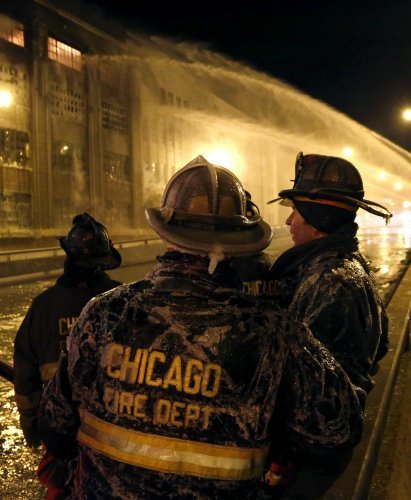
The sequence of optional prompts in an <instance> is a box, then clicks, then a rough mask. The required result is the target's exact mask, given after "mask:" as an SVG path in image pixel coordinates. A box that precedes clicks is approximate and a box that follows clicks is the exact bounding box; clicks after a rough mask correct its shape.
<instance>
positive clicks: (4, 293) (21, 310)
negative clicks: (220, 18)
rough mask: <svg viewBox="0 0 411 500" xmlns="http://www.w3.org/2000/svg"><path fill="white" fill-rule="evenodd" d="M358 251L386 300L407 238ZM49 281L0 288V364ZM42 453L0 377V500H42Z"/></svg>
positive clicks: (371, 243)
mask: <svg viewBox="0 0 411 500" xmlns="http://www.w3.org/2000/svg"><path fill="white" fill-rule="evenodd" d="M359 238H360V241H361V242H362V243H361V250H362V251H363V253H364V255H365V256H366V257H367V258H368V259H369V260H371V261H372V263H373V266H374V267H375V268H379V271H377V273H376V279H377V282H378V286H379V289H380V292H381V295H382V297H383V299H384V300H386V299H387V298H388V297H389V296H390V294H391V292H392V289H393V286H394V285H395V282H396V280H397V279H398V276H400V275H401V274H402V271H403V270H404V268H405V266H406V265H407V263H408V259H409V248H408V246H409V244H410V242H409V238H407V237H406V235H404V234H403V233H399V232H398V231H397V230H396V229H395V228H383V229H382V230H379V231H378V234H376V231H375V230H374V231H372V232H369V233H368V232H364V233H362V234H359ZM289 246H290V238H289V237H286V238H279V239H276V240H274V242H273V244H272V245H271V247H270V248H269V253H270V254H272V255H273V256H277V255H278V254H279V253H280V252H282V251H284V250H285V249H286V248H288V247H289ZM150 267H151V265H150V266H135V267H134V266H133V267H129V268H127V269H121V268H120V269H118V270H116V271H117V272H110V275H111V276H112V277H113V278H115V279H120V280H125V278H124V277H125V276H129V277H132V278H131V279H132V280H137V279H140V278H141V277H142V276H143V275H144V274H145V272H146V271H147V269H148V268H150ZM53 282H54V280H52V281H38V282H35V283H29V284H23V285H15V286H6V287H0V302H1V311H0V317H1V321H0V359H1V360H2V361H6V362H7V363H9V364H12V361H13V341H14V337H15V334H16V331H17V329H18V327H19V325H20V323H21V321H22V319H23V316H24V314H25V313H26V311H27V309H28V307H29V305H30V302H31V299H32V298H33V297H34V296H36V295H37V294H39V293H40V292H41V291H43V290H44V289H45V288H47V287H49V286H51V285H52V283H53ZM41 454H42V452H41V451H40V450H39V451H36V452H32V451H31V450H30V449H28V448H27V447H26V446H25V443H24V438H23V433H22V432H21V430H20V427H19V419H18V412H17V408H16V405H15V403H14V390H13V386H12V384H11V383H9V382H7V381H5V380H4V379H2V378H0V460H1V471H0V497H1V498H14V499H16V500H20V499H21V500H23V499H24V500H26V499H27V498H31V499H32V500H35V499H37V498H44V489H43V488H42V487H41V486H40V484H39V483H38V481H37V478H36V468H37V464H38V462H39V460H40V457H41Z"/></svg>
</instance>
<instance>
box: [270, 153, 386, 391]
mask: <svg viewBox="0 0 411 500" xmlns="http://www.w3.org/2000/svg"><path fill="white" fill-rule="evenodd" d="M275 201H280V202H281V203H282V204H284V205H287V206H290V207H291V209H292V213H291V214H290V216H289V217H288V218H287V220H286V224H287V225H289V226H290V232H291V235H292V239H293V241H294V247H293V248H291V249H290V250H287V251H286V252H285V253H283V254H282V255H281V256H280V257H279V258H278V259H277V261H276V262H275V263H274V264H273V266H272V268H271V277H272V279H274V280H276V281H277V284H278V289H279V292H278V293H279V297H280V301H281V304H282V305H283V306H284V307H287V308H288V309H289V310H290V312H291V313H292V314H293V316H294V317H295V318H297V319H299V320H302V321H305V322H306V323H307V324H308V326H309V327H310V328H311V330H312V332H313V334H314V335H315V336H316V337H317V338H318V339H319V340H321V341H322V342H323V343H324V344H325V345H326V346H327V347H328V348H329V349H330V351H331V352H332V353H333V354H334V356H335V357H336V359H337V360H338V361H339V362H340V363H341V364H342V366H343V367H344V369H345V370H346V372H347V373H348V375H349V376H350V377H351V380H352V381H353V383H354V384H356V385H357V386H359V387H361V388H363V389H364V390H365V391H366V392H369V391H370V390H371V388H372V386H373V381H372V376H371V371H372V366H373V364H374V362H375V361H378V360H379V359H380V358H381V357H382V356H383V355H384V354H385V353H386V352H387V342H388V340H387V335H388V327H387V315H386V311H385V309H384V306H383V304H382V302H381V299H380V297H379V295H378V292H377V288H376V285H375V283H374V279H373V276H372V272H371V269H370V265H369V263H368V262H367V261H366V260H365V258H364V257H363V256H362V255H361V253H360V252H359V250H358V240H357V237H356V233H357V229H358V225H357V224H356V223H355V218H356V213H357V210H358V209H359V208H361V209H363V210H366V211H367V212H369V213H371V214H373V215H376V216H379V217H381V218H383V219H384V220H385V221H386V222H388V221H389V219H390V217H391V213H390V212H389V211H388V210H387V209H386V208H385V207H383V206H382V205H380V204H378V203H376V202H373V201H369V200H366V199H365V198H364V188H363V182H362V179H361V175H360V173H359V172H358V170H357V169H356V168H355V166H354V165H352V164H351V163H350V162H348V161H347V160H345V159H343V158H338V157H334V156H325V155H318V154H308V155H303V153H300V154H299V155H298V156H297V159H296V164H295V181H294V186H293V187H292V188H291V189H285V190H282V191H280V192H279V193H278V198H276V199H275V200H272V201H271V202H269V203H272V202H275Z"/></svg>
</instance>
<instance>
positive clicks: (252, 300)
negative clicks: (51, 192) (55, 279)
mask: <svg viewBox="0 0 411 500" xmlns="http://www.w3.org/2000/svg"><path fill="white" fill-rule="evenodd" d="M245 202H246V200H245V192H244V189H243V187H242V185H241V183H240V181H239V180H238V179H237V177H236V176H235V175H234V174H233V173H232V172H230V171H229V170H227V169H225V168H223V167H219V166H216V165H214V164H212V163H209V162H208V161H207V160H206V159H205V158H203V157H202V156H199V157H197V158H195V159H194V160H192V161H191V162H190V163H189V164H188V165H186V166H185V167H184V168H182V169H181V170H179V171H177V172H176V173H175V174H174V176H173V177H172V178H171V179H170V181H169V182H168V184H167V186H166V188H165V191H164V195H163V199H162V203H161V206H160V207H157V208H147V209H146V218H147V221H148V223H149V224H150V225H151V227H152V228H153V229H154V230H155V231H156V233H157V234H158V235H159V236H160V237H161V238H163V239H164V240H165V241H166V243H167V246H168V249H167V251H166V253H165V254H164V255H162V256H160V257H158V263H157V265H156V266H155V267H154V268H153V269H152V270H151V271H150V272H149V273H148V274H147V276H146V277H145V278H144V279H143V280H141V281H138V282H136V283H131V284H126V285H122V286H120V287H117V288H116V289H114V290H112V291H110V292H108V293H106V294H104V295H101V296H100V297H97V298H96V299H94V300H92V301H91V302H89V304H88V305H87V307H86V308H85V309H83V312H82V314H81V316H80V318H79V320H78V322H77V323H76V325H75V326H74V328H73V330H72V331H71V333H70V336H69V338H68V354H67V358H66V359H64V358H61V363H60V365H59V368H58V371H57V373H56V375H55V377H54V378H53V379H52V380H51V382H50V384H49V385H48V386H47V389H46V393H45V395H44V398H43V399H42V403H41V408H40V429H41V434H42V437H43V440H44V443H45V445H46V447H47V448H48V449H50V450H51V451H52V452H53V453H55V454H69V453H70V451H71V450H73V449H74V448H75V447H78V449H79V453H80V459H79V461H78V465H77V469H76V472H75V481H74V490H73V492H72V495H73V498H124V499H125V498H139V499H152V498H213V499H214V498H234V496H236V497H238V498H255V497H256V495H257V494H259V492H260V491H261V488H262V483H261V475H262V472H263V470H264V467H265V460H266V455H267V450H268V446H269V444H270V442H271V441H272V440H273V439H275V435H276V434H281V435H286V436H287V438H288V439H289V441H290V442H292V443H295V445H296V446H298V447H299V448H300V449H303V450H305V452H307V453H308V452H312V453H318V454H327V453H330V452H332V450H335V449H336V448H339V449H344V448H352V447H353V446H354V445H355V444H356V443H357V442H358V440H359V439H360V435H361V428H362V418H363V415H362V409H361V405H360V403H359V401H358V397H357V394H356V390H355V389H354V388H353V386H352V385H351V383H350V381H349V380H348V378H347V375H346V374H345V372H344V371H343V370H342V369H341V368H340V366H339V365H338V364H336V363H335V361H334V358H333V357H332V356H331V355H330V354H329V353H328V351H327V350H326V349H324V347H323V346H321V344H320V343H319V342H318V341H316V340H315V339H314V338H313V337H312V335H311V333H310V332H309V330H308V329H307V328H306V327H305V326H304V325H303V324H301V323H297V322H295V321H293V320H292V319H291V318H290V317H289V316H288V314H287V312H286V311H283V310H280V309H278V310H272V308H269V307H266V306H264V305H262V304H260V303H259V301H258V299H257V298H256V297H253V296H252V295H250V294H247V293H244V292H243V291H242V290H241V282H239V280H238V278H237V276H236V274H235V273H234V272H233V270H232V269H231V268H230V265H229V263H230V258H231V257H233V256H238V255H247V254H253V253H256V252H260V251H262V250H263V249H264V248H265V247H267V245H268V244H269V243H270V240H271V228H270V226H269V225H268V224H266V223H265V222H264V221H263V220H262V219H261V217H255V218H252V219H251V218H248V217H247V216H246V213H245V206H246V203H245ZM325 409H326V411H324V410H325Z"/></svg>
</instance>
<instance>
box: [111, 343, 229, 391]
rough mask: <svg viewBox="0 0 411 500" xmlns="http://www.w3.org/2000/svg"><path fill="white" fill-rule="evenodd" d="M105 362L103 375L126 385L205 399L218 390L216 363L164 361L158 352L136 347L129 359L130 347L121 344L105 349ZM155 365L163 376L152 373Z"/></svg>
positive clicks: (196, 360)
mask: <svg viewBox="0 0 411 500" xmlns="http://www.w3.org/2000/svg"><path fill="white" fill-rule="evenodd" d="M107 359H108V361H107V375H108V376H109V377H111V378H115V379H119V380H121V381H124V382H127V383H129V384H137V385H146V386H149V387H161V388H163V389H168V388H170V387H174V388H175V390H177V391H179V392H184V393H185V394H192V395H195V394H201V395H202V396H205V397H207V398H214V397H215V396H216V395H217V394H218V391H219V389H220V380H221V366H220V365H218V364H216V363H203V362H202V361H201V360H199V359H196V358H189V359H188V360H187V361H186V362H184V361H183V360H182V359H181V356H179V355H176V356H174V357H173V358H172V359H171V360H167V357H166V355H165V353H164V352H162V351H155V350H153V351H150V350H148V349H140V348H138V349H136V352H135V353H134V355H133V356H132V352H131V348H130V347H128V346H123V345H121V344H111V345H110V346H109V348H108V358H107ZM167 361H169V363H167ZM159 365H163V368H166V371H165V373H164V375H163V376H160V375H159V373H158V371H157V374H156V367H157V366H159ZM162 371H164V370H162Z"/></svg>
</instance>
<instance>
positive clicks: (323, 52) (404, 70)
mask: <svg viewBox="0 0 411 500" xmlns="http://www.w3.org/2000/svg"><path fill="white" fill-rule="evenodd" d="M85 1H86V2H88V3H94V4H96V3H98V4H100V7H101V8H102V9H103V11H104V13H105V14H107V15H109V16H110V17H117V18H118V19H119V20H120V21H121V22H122V23H124V24H125V25H126V26H127V27H128V28H135V29H137V30H139V29H141V30H144V31H146V32H148V33H155V34H158V35H167V36H172V37H174V38H176V39H177V40H184V41H194V42H196V41H200V42H202V43H206V45H207V48H209V49H211V50H214V51H217V52H220V53H222V54H225V55H227V56H229V57H231V58H234V59H236V60H239V61H242V62H244V63H246V64H247V65H249V66H252V67H254V68H255V69H257V70H260V71H263V72H265V73H268V74H270V75H272V76H274V77H276V78H279V79H282V80H283V81H285V82H288V83H290V84H292V85H293V86H294V87H296V88H298V89H300V90H302V91H303V92H305V93H308V94H310V95H311V96H313V97H315V98H317V99H320V100H322V101H324V102H326V103H327V104H329V105H331V106H332V107H334V108H336V109H338V110H339V111H342V112H343V113H345V114H347V115H348V116H350V117H351V118H353V119H355V120H356V121H358V122H360V123H362V124H363V125H365V126H367V127H369V128H370V129H372V130H375V131H376V132H378V133H380V134H382V135H384V136H385V137H387V138H389V139H390V140H392V141H393V142H396V143H397V144H399V145H401V146H403V147H405V148H406V149H408V150H411V122H405V121H404V120H403V119H402V117H401V110H402V109H403V108H404V107H406V106H410V107H411V0H407V1H404V0H402V1H396V0H391V1H388V0H386V1H384V2H382V1H375V0H374V1H368V0H356V1H351V0H344V1H343V0H327V1H315V0H305V1H301V0H282V1H258V0H254V1H252V2H251V1H249V2H247V3H246V4H245V3H244V2H240V1H238V0H237V1H226V0H220V1H216V0H209V1H206V2H198V1H196V2H192V7H191V8H190V7H188V6H187V5H188V4H189V3H188V1H184V2H179V1H177V0H175V1H172V0H170V1H168V2H154V1H150V0H145V1H143V2H140V1H136V0H134V2H133V3H132V4H130V5H129V3H130V2H132V0H90V1H89V0H85ZM245 5H247V6H245Z"/></svg>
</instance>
